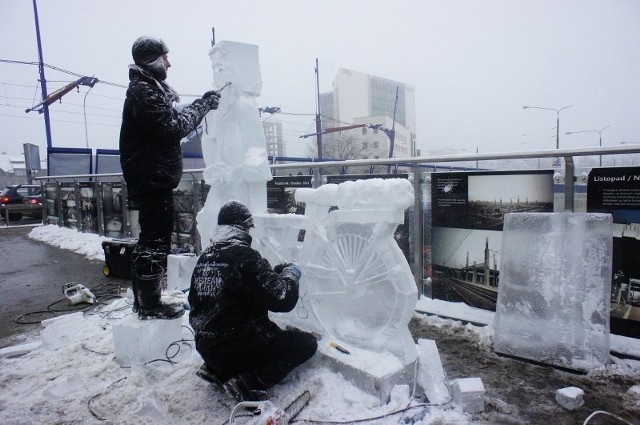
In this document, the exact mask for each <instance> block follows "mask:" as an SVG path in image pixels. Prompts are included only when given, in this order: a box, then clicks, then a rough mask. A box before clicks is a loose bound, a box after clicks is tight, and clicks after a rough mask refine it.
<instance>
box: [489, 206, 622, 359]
mask: <svg viewBox="0 0 640 425" xmlns="http://www.w3.org/2000/svg"><path fill="white" fill-rule="evenodd" d="M611 232H612V218H611V215H609V214H593V213H512V214H507V215H505V220H504V232H503V238H502V252H503V257H502V264H501V269H500V285H499V287H498V302H497V307H496V317H495V336H494V349H495V351H496V352H499V353H503V354H508V355H513V356H517V357H523V358H526V359H530V360H534V361H539V362H544V363H550V364H553V365H556V366H560V367H566V368H569V369H578V370H591V369H593V368H595V367H600V366H604V365H607V364H609V361H610V358H609V314H610V294H611V276H612V273H611V268H612V266H611V255H612V249H613V238H612V237H611Z"/></svg>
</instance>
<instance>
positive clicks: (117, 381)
mask: <svg viewBox="0 0 640 425" xmlns="http://www.w3.org/2000/svg"><path fill="white" fill-rule="evenodd" d="M30 237H32V238H34V239H37V240H41V241H44V242H46V243H49V244H52V245H55V246H59V247H61V248H63V249H68V250H72V251H74V252H77V253H79V254H82V255H85V256H86V257H87V258H89V259H96V260H104V254H103V251H102V241H103V240H104V239H106V238H101V237H98V236H97V235H92V234H83V233H79V232H75V231H73V230H69V229H64V228H60V227H58V226H53V225H49V226H41V227H37V228H34V229H33V231H32V232H31V233H30ZM129 303H130V301H128V300H127V299H126V298H121V299H118V300H116V301H114V302H113V303H111V304H109V305H107V306H105V307H104V308H102V309H101V310H100V311H98V310H94V311H92V312H90V313H89V312H86V313H84V315H79V314H76V315H75V316H73V317H64V318H63V319H61V323H63V322H66V323H65V324H66V326H59V325H56V324H55V323H54V324H53V325H49V326H48V327H47V328H43V331H42V332H41V335H42V337H39V335H37V334H35V335H33V336H32V338H31V339H30V342H31V345H23V346H22V348H23V350H22V351H23V352H24V353H23V354H21V355H13V356H11V355H7V351H10V349H11V347H9V348H8V349H4V350H0V352H4V353H5V354H4V355H0V388H1V389H2V391H1V392H0V422H1V423H11V424H34V423H43V424H44V423H47V424H49V423H65V424H70V423H83V424H84V423H101V422H102V423H118V424H205V423H206V424H210V423H216V424H220V423H224V422H225V421H226V420H227V419H228V418H229V415H230V413H231V411H232V409H233V407H234V406H235V403H234V402H233V401H232V400H231V399H230V398H229V397H228V396H227V395H225V394H224V393H223V392H222V391H221V390H219V389H217V388H216V387H214V386H211V385H210V384H208V383H207V382H205V381H203V380H201V379H200V378H198V377H197V376H196V374H195V373H196V371H197V369H198V368H199V367H200V365H201V364H202V360H201V359H200V357H199V355H198V353H197V352H196V351H195V348H194V345H193V342H192V340H193V334H192V333H191V331H190V329H189V328H188V326H187V323H188V320H187V316H186V315H185V316H184V317H183V319H182V320H183V325H184V326H183V332H182V337H183V340H182V341H180V342H178V343H176V344H175V345H173V346H172V347H170V349H169V350H167V356H168V357H167V358H164V359H158V361H152V362H149V363H147V364H145V365H136V366H133V367H130V368H123V367H120V365H119V364H118V363H117V362H116V360H115V358H114V346H113V336H112V328H113V326H114V324H116V323H118V321H119V320H122V319H123V318H124V317H126V316H127V315H129V314H131V308H130V305H129ZM445 309H446V314H447V316H449V317H455V318H456V319H457V320H452V319H443V318H440V317H437V316H428V315H423V314H420V315H416V316H417V317H419V318H420V320H424V321H425V322H428V324H429V325H430V326H436V327H439V328H442V329H447V328H451V329H455V327H454V326H452V324H455V323H459V321H468V322H471V323H469V324H467V325H465V327H466V328H467V330H468V331H469V332H470V333H471V334H473V335H475V336H477V338H478V341H479V342H480V343H481V344H483V345H485V344H486V345H490V344H491V340H492V337H493V326H492V323H493V313H490V312H486V311H484V310H478V309H474V308H470V307H468V306H466V305H464V304H461V305H459V304H452V303H443V302H442V301H438V300H430V299H425V298H421V299H420V300H419V301H418V304H417V307H416V310H417V311H419V312H428V313H442V312H444V311H445ZM475 324H486V326H477V325H475ZM611 342H612V344H611V345H612V349H613V350H615V351H618V352H622V353H627V354H631V355H635V356H640V341H639V340H635V339H631V338H623V337H617V336H615V335H612V341H611ZM14 348H15V347H14ZM19 348H20V347H18V348H17V349H18V350H19ZM14 354H17V353H14ZM636 363H637V362H636ZM629 369H630V372H629V373H636V369H638V367H637V365H634V366H631V367H630V368H629ZM305 389H306V390H309V391H310V393H311V400H310V402H309V404H308V405H307V406H306V407H305V408H304V409H303V410H302V412H301V413H300V414H299V416H298V417H297V418H296V422H298V421H300V422H298V423H317V422H325V423H326V422H327V421H329V422H330V421H354V420H361V419H366V418H376V417H379V418H380V419H378V420H374V419H371V420H367V421H363V422H360V423H380V424H388V423H394V424H395V423H414V424H417V425H426V424H436V423H437V424H443V423H455V424H465V423H472V420H471V416H469V415H464V414H462V413H460V412H458V411H457V410H455V409H454V408H453V407H451V406H449V405H447V406H425V405H424V404H421V403H420V402H419V401H418V400H414V399H412V398H411V397H410V391H411V388H398V390H400V391H398V392H397V393H396V396H394V397H392V400H391V401H390V402H389V403H386V404H381V403H380V402H379V401H378V399H377V398H375V397H373V396H371V395H369V394H367V393H365V392H363V391H361V390H359V389H358V388H356V387H354V386H353V385H352V384H351V383H349V382H348V381H347V380H345V379H344V378H343V377H342V376H341V375H340V374H338V373H335V372H332V371H331V370H329V369H327V368H326V367H323V365H322V364H320V363H319V362H317V361H314V360H313V359H312V361H310V362H308V363H307V364H305V365H303V366H301V367H299V368H298V369H296V370H295V371H294V372H292V373H291V374H290V375H289V376H288V377H287V378H286V379H285V381H283V382H282V383H281V384H279V385H277V386H276V387H274V388H273V389H272V392H271V400H272V401H273V403H274V404H275V405H276V406H279V407H283V408H284V407H285V406H287V405H288V404H289V403H290V402H291V401H292V400H293V399H294V398H295V397H296V396H297V395H298V394H300V393H301V392H302V391H303V390H305ZM402 390H404V391H402ZM638 392H639V393H640V390H639V391H638ZM407 408H408V409H407ZM409 418H413V419H409ZM247 420H248V419H247V417H243V418H240V419H239V420H237V421H236V422H235V423H246V422H247Z"/></svg>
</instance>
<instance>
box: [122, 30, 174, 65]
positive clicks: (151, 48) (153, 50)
mask: <svg viewBox="0 0 640 425" xmlns="http://www.w3.org/2000/svg"><path fill="white" fill-rule="evenodd" d="M165 53H169V48H168V47H167V45H166V44H165V43H164V41H162V40H160V39H159V38H155V37H150V36H147V35H143V36H142V37H138V39H137V40H136V41H134V42H133V46H132V47H131V56H133V62H134V63H135V64H136V65H138V66H145V65H147V66H148V65H149V64H152V63H153V62H155V61H156V60H157V59H158V58H159V57H160V56H162V55H164V54H165Z"/></svg>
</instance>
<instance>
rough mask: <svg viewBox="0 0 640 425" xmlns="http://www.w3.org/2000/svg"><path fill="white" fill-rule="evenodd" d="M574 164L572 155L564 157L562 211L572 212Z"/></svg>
mask: <svg viewBox="0 0 640 425" xmlns="http://www.w3.org/2000/svg"><path fill="white" fill-rule="evenodd" d="M574 171H575V165H574V163H573V157H572V156H565V157H564V211H565V212H573V198H574V177H573V175H574Z"/></svg>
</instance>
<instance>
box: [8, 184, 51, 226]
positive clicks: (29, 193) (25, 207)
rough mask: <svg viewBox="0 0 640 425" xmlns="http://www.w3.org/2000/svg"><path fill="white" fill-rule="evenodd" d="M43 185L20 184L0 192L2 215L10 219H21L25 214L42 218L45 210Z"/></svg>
mask: <svg viewBox="0 0 640 425" xmlns="http://www.w3.org/2000/svg"><path fill="white" fill-rule="evenodd" d="M43 204H44V198H43V196H42V186H40V185H34V184H18V185H13V186H7V187H5V188H4V189H2V191H1V192H0V215H2V217H3V218H5V214H6V213H7V212H8V214H9V220H14V221H15V220H20V219H21V218H22V217H23V216H28V217H31V218H42V215H43V211H44V207H43Z"/></svg>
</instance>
